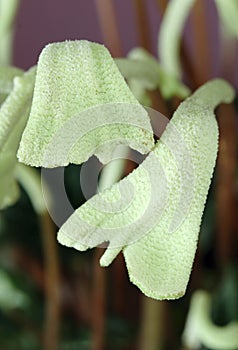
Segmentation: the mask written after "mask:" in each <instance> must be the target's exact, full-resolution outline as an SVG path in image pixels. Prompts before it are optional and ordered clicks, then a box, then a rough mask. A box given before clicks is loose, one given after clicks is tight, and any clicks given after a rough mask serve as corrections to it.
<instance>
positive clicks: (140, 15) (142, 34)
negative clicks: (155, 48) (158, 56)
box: [134, 0, 152, 52]
mask: <svg viewBox="0 0 238 350" xmlns="http://www.w3.org/2000/svg"><path fill="white" fill-rule="evenodd" d="M134 7H135V13H136V23H137V31H138V36H139V45H140V46H142V47H144V48H145V49H146V50H148V51H150V52H151V50H152V44H151V37H150V27H149V18H148V11H147V6H146V1H144V0H134Z"/></svg>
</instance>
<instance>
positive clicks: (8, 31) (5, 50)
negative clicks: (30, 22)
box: [0, 0, 19, 66]
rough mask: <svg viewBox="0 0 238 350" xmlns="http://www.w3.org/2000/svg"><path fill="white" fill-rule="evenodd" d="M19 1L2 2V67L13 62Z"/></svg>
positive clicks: (0, 17)
mask: <svg viewBox="0 0 238 350" xmlns="http://www.w3.org/2000/svg"><path fill="white" fill-rule="evenodd" d="M18 6H19V0H0V65H1V66H7V65H10V64H11V62H12V51H13V24H14V19H15V16H16V13H17V10H18Z"/></svg>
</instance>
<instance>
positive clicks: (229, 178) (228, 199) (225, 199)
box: [216, 104, 237, 266]
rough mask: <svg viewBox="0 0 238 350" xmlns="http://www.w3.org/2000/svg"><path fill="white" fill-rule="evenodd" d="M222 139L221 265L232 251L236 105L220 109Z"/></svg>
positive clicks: (219, 164)
mask: <svg viewBox="0 0 238 350" xmlns="http://www.w3.org/2000/svg"><path fill="white" fill-rule="evenodd" d="M218 122H219V127H220V142H219V152H218V160H217V170H218V173H217V190H216V203H217V229H218V239H217V258H218V261H219V265H220V266H224V265H226V264H227V263H229V262H230V260H231V258H232V254H233V247H235V246H236V244H235V241H234V238H235V237H234V236H233V235H234V233H235V217H236V216H235V208H236V198H235V192H236V168H237V158H236V113H235V109H234V106H233V105H231V104H230V105H221V106H220V108H219V110H218Z"/></svg>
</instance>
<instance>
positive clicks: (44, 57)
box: [18, 41, 154, 168]
mask: <svg viewBox="0 0 238 350" xmlns="http://www.w3.org/2000/svg"><path fill="white" fill-rule="evenodd" d="M127 107H128V108H127ZM77 133H80V135H79V134H77ZM73 137H75V139H74V140H73V141H72V138H73ZM120 143H126V144H127V145H130V146H131V147H132V148H135V149H136V150H138V151H139V152H142V153H148V152H149V150H150V149H151V148H152V147H153V145H154V140H153V131H152V129H151V126H150V122H149V117H148V115H147V112H146V111H145V110H144V109H143V107H142V106H141V105H140V104H139V103H138V101H137V100H136V99H135V97H134V96H133V94H132V93H131V91H130V89H129V88H128V86H127V84H126V83H125V81H124V79H123V77H122V75H121V74H120V72H119V70H118V68H117V66H116V64H115V63H114V61H113V59H112V57H111V55H110V53H109V52H108V50H107V49H106V48H105V47H104V46H103V45H99V44H96V43H91V42H89V41H66V42H63V43H54V44H50V45H47V46H46V48H45V49H44V50H43V51H42V53H41V55H40V57H39V62H38V68H37V74H36V85H35V91H34V96H33V102H32V109H31V114H30V117H29V120H28V123H27V126H26V129H25V131H24V133H23V137H22V140H21V144H20V148H19V151H18V158H19V160H20V161H21V162H23V163H26V164H28V165H32V166H44V167H50V168H51V167H55V166H64V165H68V164H69V163H75V164H80V163H82V162H84V161H86V160H87V159H88V158H89V157H90V156H91V155H93V154H96V155H97V156H98V158H99V159H100V160H101V161H102V162H107V161H109V160H110V156H111V153H112V151H113V149H114V148H115V146H116V145H117V144H120ZM104 145H105V147H104ZM67 146H68V147H69V150H68V151H69V152H68V154H66V151H65V149H66V148H67Z"/></svg>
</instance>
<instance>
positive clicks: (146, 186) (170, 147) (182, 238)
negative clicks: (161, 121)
mask: <svg viewBox="0 0 238 350" xmlns="http://www.w3.org/2000/svg"><path fill="white" fill-rule="evenodd" d="M232 98H233V90H232V89H231V87H230V86H229V85H228V84H227V83H225V82H224V81H222V80H215V81H212V82H209V83H207V84H206V85H204V86H203V87H201V88H200V89H199V90H197V92H195V93H194V94H193V95H192V96H191V97H189V98H188V99H187V100H186V101H185V102H183V103H182V104H181V105H180V106H179V108H178V109H177V111H176V112H175V113H174V116H173V118H172V120H171V122H170V123H169V124H168V126H167V128H166V130H165V132H164V134H163V135H162V137H161V139H160V141H159V142H157V144H156V146H155V148H154V150H153V151H152V152H151V153H150V154H149V156H148V157H147V158H146V160H145V161H144V162H143V163H142V164H141V165H140V166H139V167H138V168H137V169H136V170H134V172H133V173H131V174H130V175H129V176H127V177H126V178H125V179H123V180H122V181H120V182H119V183H117V184H115V185H114V186H112V187H111V188H110V189H108V190H106V191H104V192H102V193H100V194H98V195H96V196H94V197H93V198H92V199H90V200H89V201H88V202H87V203H85V204H84V205H83V206H81V207H80V208H79V209H77V210H76V211H75V212H74V214H73V215H72V216H71V217H70V218H69V219H68V220H67V221H66V223H65V224H64V225H63V226H62V227H61V229H60V231H59V234H58V240H59V242H61V243H62V244H65V245H67V246H71V247H75V248H76V249H79V250H85V249H87V248H89V247H90V248H91V247H93V246H96V245H98V244H100V243H102V242H104V241H110V246H109V249H107V251H106V253H105V255H104V256H103V257H102V258H101V265H103V266H107V265H109V264H110V263H111V261H112V260H113V259H114V258H115V256H116V255H117V254H118V252H119V251H120V250H121V249H123V253H124V256H125V260H126V264H127V269H128V272H129V277H130V280H131V281H132V282H133V283H134V284H136V285H137V286H138V287H139V288H140V289H141V290H142V291H143V292H144V293H145V294H146V295H147V296H150V297H153V298H156V299H173V298H178V297H180V296H182V295H183V294H184V293H185V290H186V286H187V283H188V280H189V275H190V272H191V268H192V263H193V259H194V254H195V250H196V246H197V239H198V232H199V227H200V223H201V217H202V213H203V210H204V205H205V201H206V196H207V192H208V188H209V185H210V181H211V177H212V173H213V168H214V165H215V160H216V155H217V147H218V127H217V122H216V119H215V117H214V114H213V109H214V108H215V107H216V105H217V104H218V103H220V102H221V101H224V102H230V101H231V99H232ZM131 189H132V190H131ZM120 192H121V193H120ZM131 194H132V196H131V197H130V195H131ZM123 196H124V197H125V200H124V203H123ZM123 205H124V206H123ZM171 223H173V229H172V230H171ZM120 245H121V246H120Z"/></svg>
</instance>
